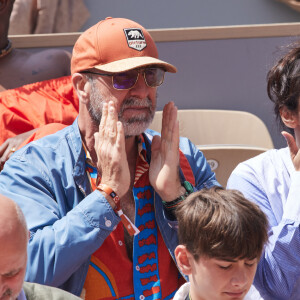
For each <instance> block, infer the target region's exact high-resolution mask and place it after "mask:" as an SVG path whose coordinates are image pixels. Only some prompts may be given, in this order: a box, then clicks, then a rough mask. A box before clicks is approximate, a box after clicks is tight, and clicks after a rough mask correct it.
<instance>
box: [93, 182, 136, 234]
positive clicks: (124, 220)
mask: <svg viewBox="0 0 300 300" xmlns="http://www.w3.org/2000/svg"><path fill="white" fill-rule="evenodd" d="M97 190H99V191H102V192H104V193H105V194H107V195H109V196H110V197H111V198H112V199H113V201H114V203H115V205H116V207H115V208H114V209H113V210H114V212H115V213H116V214H117V215H118V216H119V217H120V218H121V222H122V223H123V225H124V227H125V229H126V230H127V232H128V233H129V234H130V235H131V236H134V235H136V234H138V233H139V232H140V231H139V229H138V228H137V227H136V226H135V225H134V224H133V223H132V222H131V221H130V219H129V218H128V217H127V216H126V215H125V214H124V213H123V211H122V209H121V204H120V197H119V196H118V195H117V194H116V192H114V191H113V189H112V188H111V187H109V186H108V185H106V184H104V183H100V184H99V185H98V186H97Z"/></svg>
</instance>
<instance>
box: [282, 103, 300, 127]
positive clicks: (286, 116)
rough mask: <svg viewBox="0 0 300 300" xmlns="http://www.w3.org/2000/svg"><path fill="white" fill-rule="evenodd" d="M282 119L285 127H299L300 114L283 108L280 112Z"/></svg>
mask: <svg viewBox="0 0 300 300" xmlns="http://www.w3.org/2000/svg"><path fill="white" fill-rule="evenodd" d="M279 113H280V117H281V120H282V122H283V123H284V125H285V126H287V127H289V128H293V129H294V128H296V127H297V126H298V125H299V120H298V114H297V113H296V112H293V111H291V110H289V109H288V108H287V107H285V106H283V107H282V108H280V110H279Z"/></svg>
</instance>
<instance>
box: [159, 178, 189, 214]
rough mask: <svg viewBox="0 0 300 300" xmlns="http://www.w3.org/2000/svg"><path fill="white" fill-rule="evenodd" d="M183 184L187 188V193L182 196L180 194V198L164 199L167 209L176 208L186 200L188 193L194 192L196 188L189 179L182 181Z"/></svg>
mask: <svg viewBox="0 0 300 300" xmlns="http://www.w3.org/2000/svg"><path fill="white" fill-rule="evenodd" d="M182 186H183V187H184V188H185V193H184V194H183V195H181V196H179V197H178V198H176V199H175V200H173V201H169V202H166V201H163V205H164V207H165V208H166V209H167V210H170V211H173V210H175V209H176V207H177V205H178V204H179V203H180V202H182V201H183V200H185V199H186V198H187V196H188V195H190V194H191V193H193V192H194V188H193V186H192V184H191V183H189V182H188V181H184V182H183V183H182Z"/></svg>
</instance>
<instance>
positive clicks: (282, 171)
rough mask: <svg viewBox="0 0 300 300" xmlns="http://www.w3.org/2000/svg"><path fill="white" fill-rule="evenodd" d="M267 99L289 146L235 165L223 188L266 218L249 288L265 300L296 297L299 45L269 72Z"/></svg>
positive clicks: (299, 288)
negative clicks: (263, 240)
mask: <svg viewBox="0 0 300 300" xmlns="http://www.w3.org/2000/svg"><path fill="white" fill-rule="evenodd" d="M267 80H268V95H269V98H270V100H271V101H272V102H273V103H274V110H275V113H276V115H277V118H278V120H279V122H280V124H281V126H282V127H283V128H284V129H285V131H282V135H283V136H284V137H285V139H286V141H287V144H288V147H286V148H283V149H279V150H277V149H273V150H269V151H267V152H265V153H263V154H260V155H258V156H256V157H254V158H252V159H249V160H247V161H245V162H243V163H241V164H239V165H238V166H237V167H236V169H235V170H234V171H233V172H232V174H231V176H230V178H229V180H228V183H227V187H228V188H230V189H237V190H239V191H241V192H242V193H243V194H244V195H245V197H246V198H248V199H250V200H252V201H254V202H255V203H257V204H258V205H259V206H260V207H261V208H262V210H263V211H264V212H265V213H266V215H267V216H268V219H269V224H270V230H269V243H268V244H267V246H266V248H265V251H264V254H263V255H262V258H261V260H260V263H259V265H258V268H257V273H256V277H255V280H254V284H255V285H256V288H257V289H258V290H259V291H260V293H261V295H262V296H263V297H264V299H285V300H286V299H299V297H300V296H299V295H300V230H299V229H300V198H299V195H300V151H299V148H300V112H299V99H300V45H297V46H296V47H293V48H292V49H290V50H289V52H288V53H287V54H286V55H285V56H284V57H282V58H281V59H280V60H279V61H278V62H277V63H276V64H275V66H274V67H273V68H272V69H271V70H270V71H269V73H268V76H267Z"/></svg>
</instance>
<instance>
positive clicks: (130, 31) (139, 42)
mask: <svg viewBox="0 0 300 300" xmlns="http://www.w3.org/2000/svg"><path fill="white" fill-rule="evenodd" d="M124 32H125V36H126V39H127V43H128V46H129V47H130V48H132V49H135V50H138V51H142V50H143V49H144V48H145V47H146V46H147V44H146V40H145V37H144V34H143V31H142V29H140V28H124Z"/></svg>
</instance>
